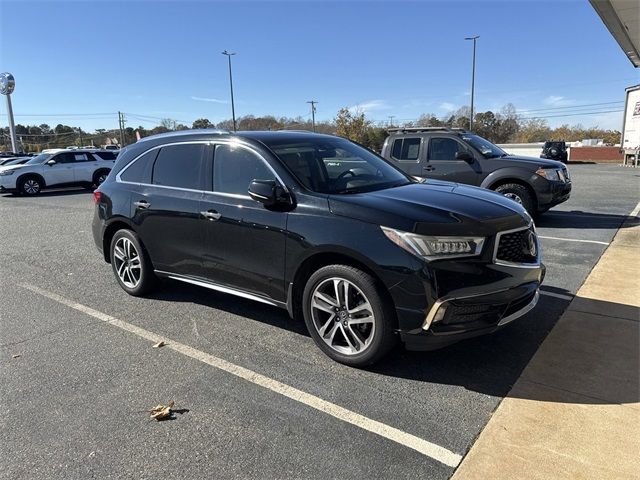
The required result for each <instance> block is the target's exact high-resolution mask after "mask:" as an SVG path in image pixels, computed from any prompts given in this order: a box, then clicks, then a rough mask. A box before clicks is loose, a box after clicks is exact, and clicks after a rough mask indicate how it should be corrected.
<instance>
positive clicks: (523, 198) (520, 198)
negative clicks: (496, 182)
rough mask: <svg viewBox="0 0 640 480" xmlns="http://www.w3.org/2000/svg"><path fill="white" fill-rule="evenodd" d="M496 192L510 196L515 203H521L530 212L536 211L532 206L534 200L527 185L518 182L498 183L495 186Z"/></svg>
mask: <svg viewBox="0 0 640 480" xmlns="http://www.w3.org/2000/svg"><path fill="white" fill-rule="evenodd" d="M496 192H498V193H501V194H502V195H504V196H505V197H507V198H510V199H511V200H513V201H514V202H516V203H519V204H520V205H522V206H523V207H524V208H525V209H526V210H527V212H529V213H530V214H532V215H533V214H534V213H536V211H535V208H534V201H533V198H532V196H531V194H530V193H529V190H527V187H525V186H523V185H520V184H519V183H507V184H505V185H500V186H498V187H497V188H496Z"/></svg>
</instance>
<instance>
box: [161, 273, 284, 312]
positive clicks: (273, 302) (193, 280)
mask: <svg viewBox="0 0 640 480" xmlns="http://www.w3.org/2000/svg"><path fill="white" fill-rule="evenodd" d="M154 271H155V273H157V274H159V275H161V276H163V277H166V278H171V279H172V280H178V281H180V282H185V283H190V284H192V285H198V286H199V287H204V288H208V289H210V290H215V291H217V292H222V293H229V294H231V295H235V296H236V297H242V298H247V299H249V300H254V301H256V302H260V303H266V304H267V305H273V306H274V307H280V308H283V307H286V305H285V304H283V303H282V302H278V301H276V300H269V299H266V298H264V297H261V296H259V295H254V294H252V293H247V292H244V291H242V290H238V289H235V288H231V287H227V286H224V285H218V284H217V283H213V282H209V281H207V280H202V279H196V278H191V277H185V276H182V275H178V274H176V273H170V272H163V271H162V270H154Z"/></svg>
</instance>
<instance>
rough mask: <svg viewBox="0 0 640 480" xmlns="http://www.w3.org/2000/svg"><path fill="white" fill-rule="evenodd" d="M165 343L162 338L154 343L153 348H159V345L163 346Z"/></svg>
mask: <svg viewBox="0 0 640 480" xmlns="http://www.w3.org/2000/svg"><path fill="white" fill-rule="evenodd" d="M165 345H166V343H164V340H161V341H159V342H158V343H156V344H155V345H154V346H153V348H160V347H164V346H165Z"/></svg>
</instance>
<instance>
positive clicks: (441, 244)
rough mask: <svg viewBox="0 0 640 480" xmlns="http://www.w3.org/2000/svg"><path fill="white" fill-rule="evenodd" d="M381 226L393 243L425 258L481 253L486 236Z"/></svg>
mask: <svg viewBox="0 0 640 480" xmlns="http://www.w3.org/2000/svg"><path fill="white" fill-rule="evenodd" d="M380 228H381V229H382V232H383V233H384V234H385V236H386V237H387V238H388V239H389V240H391V241H392V242H393V243H395V244H396V245H398V246H399V247H400V248H402V249H404V250H406V251H407V252H409V253H411V254H413V255H415V256H417V257H420V258H422V259H424V260H438V259H442V258H455V257H473V256H474V255H480V252H482V245H483V244H484V240H485V239H484V237H449V236H428V235H418V234H415V233H410V232H403V231H402V230H396V229H393V228H389V227H382V226H381V227H380Z"/></svg>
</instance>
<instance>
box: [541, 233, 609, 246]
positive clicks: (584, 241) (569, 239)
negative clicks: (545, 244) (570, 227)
mask: <svg viewBox="0 0 640 480" xmlns="http://www.w3.org/2000/svg"><path fill="white" fill-rule="evenodd" d="M538 238H546V239H547V240H562V241H565V242H581V243H597V244H598V245H609V243H610V242H601V241H600V240H582V239H580V238H560V237H547V236H545V235H538Z"/></svg>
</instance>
